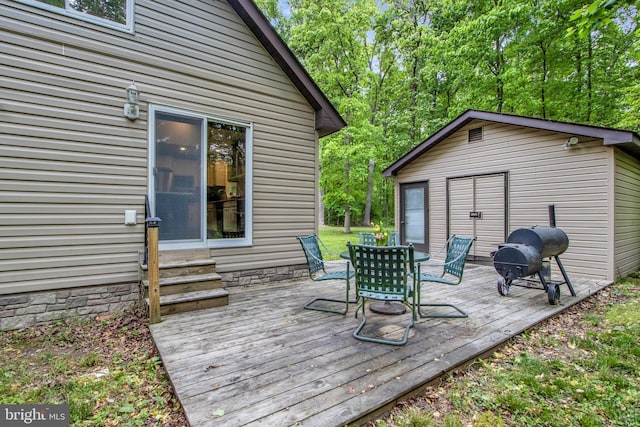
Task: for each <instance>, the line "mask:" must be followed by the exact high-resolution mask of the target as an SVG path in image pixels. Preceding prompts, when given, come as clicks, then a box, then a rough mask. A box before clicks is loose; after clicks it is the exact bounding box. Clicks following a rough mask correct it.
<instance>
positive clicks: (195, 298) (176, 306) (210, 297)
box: [146, 288, 229, 316]
mask: <svg viewBox="0 0 640 427" xmlns="http://www.w3.org/2000/svg"><path fill="white" fill-rule="evenodd" d="M146 301H147V304H149V299H148V298H146ZM228 304H229V292H228V291H227V290H226V289H222V288H218V289H209V290H204V291H193V292H185V293H180V294H173V295H161V296H160V314H161V315H162V316H166V315H169V314H174V313H185V312H189V311H194V310H201V309H204V308H211V307H221V306H224V305H228Z"/></svg>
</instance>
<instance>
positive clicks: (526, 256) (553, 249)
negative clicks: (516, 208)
mask: <svg viewBox="0 0 640 427" xmlns="http://www.w3.org/2000/svg"><path fill="white" fill-rule="evenodd" d="M549 217H550V222H551V226H550V227H538V226H534V227H530V228H519V229H517V230H515V231H513V232H512V233H511V234H509V237H508V238H507V242H506V243H502V244H500V245H498V250H497V251H495V252H492V253H491V255H492V256H493V266H494V267H495V269H496V271H497V272H498V274H500V276H501V277H500V278H499V279H498V292H499V293H500V295H503V296H505V295H509V288H510V286H511V285H512V284H513V285H519V286H526V287H534V286H531V285H532V284H538V285H540V284H542V288H541V289H543V290H544V291H545V292H546V293H547V295H548V296H549V304H552V305H556V304H558V302H559V301H560V285H563V284H566V285H567V286H568V287H569V291H570V292H571V295H572V296H574V297H575V296H576V293H575V291H574V290H573V286H571V282H570V281H569V277H567V272H566V271H565V269H564V267H563V266H562V262H560V254H562V253H564V251H566V250H567V248H568V247H569V238H568V237H567V235H566V233H565V232H564V231H562V230H560V229H559V228H556V227H555V212H554V207H553V205H551V206H549ZM545 258H546V259H545ZM549 258H554V259H555V260H556V264H558V267H559V268H560V271H561V272H562V276H563V278H564V281H552V280H551V262H550V260H549ZM536 276H537V279H539V282H538V280H536ZM514 280H518V281H517V282H516V283H514Z"/></svg>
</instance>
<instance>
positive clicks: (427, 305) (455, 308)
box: [418, 304, 469, 319]
mask: <svg viewBox="0 0 640 427" xmlns="http://www.w3.org/2000/svg"><path fill="white" fill-rule="evenodd" d="M422 307H451V308H453V309H454V310H456V311H457V312H459V313H460V314H424V313H423V312H422V309H421V308H422ZM418 315H419V316H420V318H422V319H425V318H446V319H450V318H451V319H461V318H465V317H469V314H468V313H467V312H466V311H464V310H463V309H461V308H459V307H456V306H455V305H453V304H418Z"/></svg>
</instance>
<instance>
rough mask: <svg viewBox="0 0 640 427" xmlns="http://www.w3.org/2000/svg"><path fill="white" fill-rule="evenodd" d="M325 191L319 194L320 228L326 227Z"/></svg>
mask: <svg viewBox="0 0 640 427" xmlns="http://www.w3.org/2000/svg"><path fill="white" fill-rule="evenodd" d="M324 225H325V224H324V191H322V190H320V191H319V192H318V227H324Z"/></svg>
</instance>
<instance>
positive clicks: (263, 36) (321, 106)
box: [227, 0, 347, 137]
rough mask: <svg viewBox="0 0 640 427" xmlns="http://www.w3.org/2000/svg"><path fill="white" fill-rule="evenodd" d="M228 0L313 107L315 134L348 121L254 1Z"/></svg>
mask: <svg viewBox="0 0 640 427" xmlns="http://www.w3.org/2000/svg"><path fill="white" fill-rule="evenodd" d="M227 1H228V2H229V5H231V7H232V8H233V9H234V10H235V11H236V13H237V14H238V15H239V16H240V18H242V20H243V21H244V22H245V23H246V24H247V26H248V27H249V28H250V29H251V31H252V32H253V34H254V35H255V36H256V38H257V39H258V40H259V41H260V43H262V45H263V46H264V47H265V49H267V51H268V52H269V54H270V55H271V56H272V57H273V59H274V60H275V61H276V63H277V64H278V65H279V66H280V68H282V70H283V71H284V72H285V74H286V75H287V77H289V79H290V80H291V81H292V82H293V84H294V85H295V86H296V87H297V88H298V90H299V91H300V93H302V95H303V96H304V97H305V98H306V99H307V101H308V102H309V104H310V105H311V107H312V108H313V109H314V111H315V112H316V130H317V131H318V134H319V135H320V136H321V137H322V136H326V135H330V134H332V133H334V132H337V131H339V130H340V129H342V128H343V127H345V126H346V125H347V124H346V123H345V121H344V119H343V118H342V116H340V113H338V111H337V110H336V109H335V107H334V106H333V105H332V104H331V102H330V101H329V99H327V97H326V96H325V94H324V93H323V92H322V91H321V90H320V88H319V87H318V85H316V83H315V82H314V81H313V79H312V78H311V76H310V75H309V73H307V71H306V70H305V69H304V67H303V66H302V64H300V61H298V58H296V56H295V55H294V54H293V52H291V49H289V47H288V46H287V44H286V43H285V42H284V41H283V40H282V38H280V36H279V35H278V33H277V32H276V30H275V29H274V28H273V27H272V26H271V24H270V23H269V20H268V19H267V18H266V17H265V16H264V14H263V13H262V12H261V11H260V9H259V8H258V7H257V6H256V4H255V3H254V2H253V1H252V0H227Z"/></svg>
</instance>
